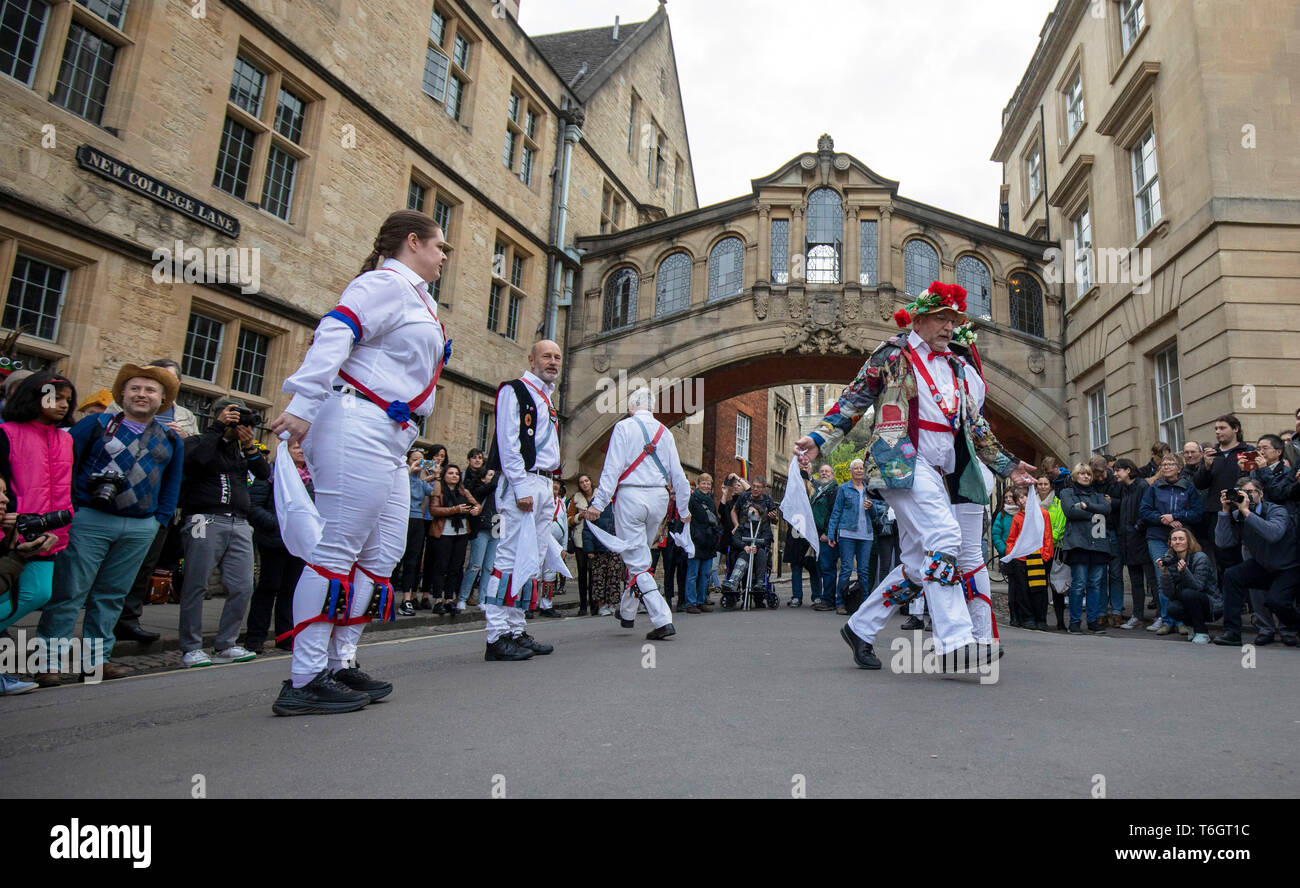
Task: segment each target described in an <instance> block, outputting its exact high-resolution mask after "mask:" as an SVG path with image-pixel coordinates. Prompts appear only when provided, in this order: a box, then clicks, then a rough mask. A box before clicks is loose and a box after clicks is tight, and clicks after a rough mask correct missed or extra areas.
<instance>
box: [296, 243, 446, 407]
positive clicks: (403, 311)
mask: <svg viewBox="0 0 1300 888" xmlns="http://www.w3.org/2000/svg"><path fill="white" fill-rule="evenodd" d="M382 267H383V268H386V269H392V271H394V272H396V274H393V273H390V272H381V271H373V272H368V273H366V274H363V275H361V276H359V277H357V278H356V279H355V280H353V281H352V283H350V284H348V286H347V288H346V289H345V290H344V291H343V295H342V296H340V297H339V307H338V308H336V309H335V311H340V313H342V314H344V315H345V316H346V314H347V312H351V314H352V316H354V317H355V318H356V320H357V321H359V322H360V327H361V329H360V335H359V336H358V335H357V331H356V330H354V329H353V327H352V325H351V323H350V319H349V320H345V319H343V318H340V317H337V316H335V315H334V314H327V315H326V316H325V317H323V318H321V320H320V323H319V324H317V325H316V333H315V335H314V336H313V337H312V344H311V347H310V348H309V349H307V356H306V357H304V358H303V361H302V366H301V367H299V368H298V372H297V373H294V374H293V375H292V376H290V377H289V378H288V379H286V380H285V381H284V391H286V392H289V393H291V394H292V395H293V399H292V400H291V401H289V406H288V407H287V408H286V411H287V412H288V413H292V414H293V415H294V416H298V417H301V418H303V419H305V420H307V421H308V422H313V421H314V420H315V418H316V413H317V411H319V410H320V408H321V405H322V404H324V403H325V400H326V399H327V398H328V397H329V396H330V391H331V389H332V388H333V387H334V386H336V385H346V382H344V380H343V379H342V378H340V377H339V371H342V372H344V373H347V374H348V375H349V376H351V377H352V378H353V379H355V380H356V381H357V382H359V383H361V384H362V385H364V386H365V387H366V388H368V389H370V390H371V391H372V392H374V393H375V394H376V395H378V396H379V397H381V398H383V399H384V400H385V401H405V402H406V403H408V404H409V403H410V402H411V401H413V400H415V398H416V397H417V396H418V395H419V394H420V392H422V391H424V389H425V387H426V386H428V384H429V381H430V380H432V379H433V374H434V371H435V369H436V368H437V366H438V362H439V361H440V360H441V359H442V351H443V345H444V341H443V332H442V324H441V323H439V322H438V303H436V302H434V301H433V299H432V298H430V296H429V286H428V284H426V283H425V282H424V281H422V280H420V276H419V275H417V274H416V273H415V272H414V271H412V270H411V269H410V268H408V267H407V266H405V265H403V264H402V263H401V262H398V261H397V260H396V259H388V260H386V261H385V262H384V264H383V266H382ZM433 399H434V395H433V393H430V394H429V397H428V398H426V399H425V400H424V402H423V403H422V404H420V405H419V406H418V407H416V408H414V409H412V411H411V412H412V413H413V414H416V415H418V416H428V415H429V414H430V413H432V412H433Z"/></svg>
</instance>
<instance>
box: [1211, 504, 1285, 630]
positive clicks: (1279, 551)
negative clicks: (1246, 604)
mask: <svg viewBox="0 0 1300 888" xmlns="http://www.w3.org/2000/svg"><path fill="white" fill-rule="evenodd" d="M1214 542H1215V545H1217V546H1218V547H1219V548H1220V550H1226V549H1230V548H1236V549H1239V550H1240V553H1241V554H1240V555H1239V558H1240V559H1241V563H1239V564H1237V565H1235V566H1232V567H1229V568H1228V569H1227V570H1225V571H1224V572H1223V633H1222V634H1221V635H1219V637H1218V638H1216V639H1214V643H1215V644H1223V645H1239V644H1241V605H1242V602H1243V601H1244V600H1245V597H1246V595H1247V594H1248V590H1250V589H1256V588H1257V589H1264V590H1265V592H1264V603H1265V606H1266V607H1267V608H1268V610H1269V611H1270V612H1271V613H1272V614H1273V617H1274V619H1275V620H1276V621H1277V624H1278V626H1277V629H1278V635H1280V636H1281V637H1282V642H1283V643H1284V644H1286V645H1287V646H1289V647H1295V646H1296V644H1297V643H1300V611H1297V610H1296V593H1297V592H1298V591H1300V559H1297V557H1296V523H1295V520H1294V519H1293V518H1292V517H1291V513H1290V512H1289V511H1288V510H1287V508H1286V507H1285V506H1279V505H1278V504H1277V503H1270V502H1267V501H1266V500H1264V491H1263V490H1262V489H1261V488H1260V485H1259V482H1258V481H1256V480H1254V479H1253V478H1242V479H1241V480H1240V481H1238V482H1237V486H1236V488H1235V489H1234V490H1232V491H1227V490H1225V491H1223V492H1222V493H1220V494H1219V523H1218V526H1217V527H1216V528H1215V537H1214Z"/></svg>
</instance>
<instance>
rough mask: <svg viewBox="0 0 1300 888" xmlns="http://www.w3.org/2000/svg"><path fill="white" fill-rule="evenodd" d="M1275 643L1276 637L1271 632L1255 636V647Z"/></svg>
mask: <svg viewBox="0 0 1300 888" xmlns="http://www.w3.org/2000/svg"><path fill="white" fill-rule="evenodd" d="M1284 640H1285V639H1284ZM1275 641H1277V636H1276V635H1274V634H1273V633H1272V632H1261V633H1259V634H1258V635H1256V636H1255V647H1263V646H1264V645H1266V644H1272V643H1273V642H1275Z"/></svg>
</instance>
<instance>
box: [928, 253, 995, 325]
mask: <svg viewBox="0 0 1300 888" xmlns="http://www.w3.org/2000/svg"><path fill="white" fill-rule="evenodd" d="M956 270H957V285H958V286H960V287H961V288H962V289H964V290H965V291H966V313H967V314H968V315H969V316H970V317H973V318H983V319H984V320H986V321H988V320H992V319H993V279H992V277H991V276H990V275H989V267H988V266H987V265H985V264H984V263H983V262H982V261H980V260H979V259H976V258H975V257H974V256H962V257H961V258H960V259H958V260H957V269H956ZM932 280H933V278H932Z"/></svg>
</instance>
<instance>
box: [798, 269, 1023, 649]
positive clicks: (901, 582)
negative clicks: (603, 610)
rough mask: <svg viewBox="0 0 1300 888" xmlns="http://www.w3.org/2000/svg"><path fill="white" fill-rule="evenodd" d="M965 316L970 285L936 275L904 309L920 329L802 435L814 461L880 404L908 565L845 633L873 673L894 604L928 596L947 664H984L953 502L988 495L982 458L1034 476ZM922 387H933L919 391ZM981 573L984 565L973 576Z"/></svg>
mask: <svg viewBox="0 0 1300 888" xmlns="http://www.w3.org/2000/svg"><path fill="white" fill-rule="evenodd" d="M965 312H966V291H965V290H963V289H962V288H961V287H951V286H948V285H945V284H941V283H939V282H938V281H935V282H934V283H932V284H931V285H930V287H929V288H928V289H927V290H926V292H924V293H922V294H921V295H920V296H918V297H917V298H916V300H915V301H913V302H912V303H911V304H910V305H908V307H907V308H906V309H903V310H899V311H898V312H897V313H895V315H894V319H895V321H896V322H897V323H898V325H899V326H900V327H905V326H907V325H908V324H912V325H913V329H912V332H911V333H910V334H908V335H906V336H903V335H901V334H900V335H897V336H894V337H891V338H890V339H888V340H886V341H885V342H884V343H882V344H881V345H880V346H878V347H877V348H876V350H875V351H874V352H872V354H871V357H870V358H868V360H867V362H866V363H865V364H864V365H863V366H862V369H861V370H860V371H859V372H858V375H857V377H856V378H855V379H854V380H853V382H852V383H850V384H849V386H848V387H847V388H845V390H844V392H843V394H842V395H841V396H840V398H839V400H838V401H837V402H836V404H835V405H834V406H832V407H831V409H830V410H829V411H827V413H826V416H825V417H823V419H822V422H821V424H820V425H819V426H818V428H817V429H816V430H815V431H814V432H812V433H811V434H810V435H806V436H804V437H802V438H800V439H799V440H798V441H797V442H796V443H795V452H796V454H797V455H798V456H799V458H800V462H801V463H803V464H805V465H807V464H809V463H810V462H811V460H812V458H813V457H815V456H816V455H817V454H818V452H830V451H831V450H832V449H834V447H835V445H836V444H838V443H839V442H840V441H841V440H842V439H843V438H844V436H845V435H846V434H848V432H849V431H850V430H851V429H852V428H853V426H854V425H855V424H856V423H857V421H858V420H859V419H860V418H861V417H862V415H863V414H864V413H865V412H866V409H867V408H868V407H870V406H874V407H875V411H874V415H875V419H874V426H873V428H872V434H871V438H870V441H869V443H868V445H867V457H868V461H867V486H868V487H870V488H871V489H874V490H880V491H881V493H882V495H883V496H884V498H885V501H886V502H887V503H888V504H889V505H890V507H891V508H893V510H894V514H895V516H896V517H897V519H898V528H899V535H900V538H899V544H900V561H901V563H900V564H899V566H898V567H896V568H895V569H894V571H893V572H892V573H891V574H890V575H889V576H888V577H885V578H884V579H883V580H882V581H881V582H880V584H879V585H878V586H877V587H876V588H875V590H873V591H872V593H871V594H870V595H869V596H868V597H867V599H866V600H865V601H864V602H863V603H862V606H861V607H859V608H858V610H857V612H856V613H854V614H853V616H852V617H851V618H850V619H849V622H848V623H847V624H846V625H845V626H844V627H843V629H842V630H841V632H840V634H841V636H842V637H843V638H844V640H845V641H846V642H847V643H848V644H849V646H850V647H851V648H852V649H853V657H854V660H855V662H856V663H857V664H858V666H860V667H862V668H863V669H879V668H880V660H879V658H877V657H876V655H875V651H874V648H873V646H872V644H873V642H874V641H875V638H876V635H877V633H878V632H879V631H880V629H881V628H882V627H883V626H884V625H885V622H886V620H887V618H888V616H889V608H890V607H891V606H894V605H902V604H904V603H906V602H909V601H911V600H913V599H914V598H916V596H918V595H920V594H922V593H923V592H924V594H925V597H926V604H927V607H928V609H929V611H930V618H931V622H932V623H933V626H934V637H935V649H936V651H937V652H938V653H939V654H941V655H944V656H943V657H942V662H943V666H944V669H945V670H946V671H956V670H958V669H968V668H970V667H971V665H972V664H973V663H975V662H977V661H978V660H979V658H980V650H979V648H978V646H977V645H976V643H975V642H976V634H975V632H974V631H973V627H972V623H971V616H970V611H969V610H968V606H967V604H966V596H965V595H964V594H963V590H962V585H961V584H962V580H963V573H965V571H963V570H962V569H961V567H959V563H967V564H969V563H970V561H968V560H967V559H966V558H962V557H961V552H962V548H963V547H962V537H963V534H962V524H961V523H960V522H959V521H958V519H957V517H956V515H955V514H954V511H953V508H952V507H953V505H954V504H955V503H956V504H963V503H964V504H982V503H985V502H987V501H988V498H989V492H988V487H987V485H986V483H985V480H984V478H983V477H982V475H981V473H980V471H979V470H978V468H977V465H978V464H977V463H976V461H975V459H972V457H975V458H976V459H978V460H979V461H980V462H983V463H984V464H986V465H987V466H989V468H991V469H992V470H993V471H994V472H996V473H997V474H998V475H1000V476H1002V477H1005V478H1011V479H1012V480H1013V481H1015V482H1017V483H1024V484H1028V483H1031V482H1032V478H1031V477H1030V476H1029V472H1030V471H1032V470H1033V466H1030V465H1029V464H1028V463H1025V462H1023V461H1021V460H1019V459H1017V458H1016V457H1014V456H1012V455H1011V454H1010V453H1008V452H1007V451H1006V450H1005V449H1003V448H1002V446H1001V445H1000V444H999V443H998V441H997V438H995V437H994V435H993V431H992V430H991V429H990V428H989V425H988V422H987V421H986V420H985V419H984V417H983V416H982V415H981V413H980V407H981V405H982V403H983V399H984V382H983V379H982V377H981V376H980V373H979V368H978V365H977V364H972V363H970V362H968V361H967V360H966V359H965V358H964V357H962V356H961V355H958V354H954V353H953V352H951V351H949V350H948V346H949V343H950V342H951V341H952V337H953V329H954V327H955V326H956V325H957V324H958V323H964V322H965V320H966V316H965ZM972 357H973V355H972ZM920 385H923V386H924V389H925V390H924V391H922V392H921V395H920V396H919V397H918V387H919V386H920ZM972 511H973V510H972ZM981 561H982V559H981ZM978 575H979V569H976V570H975V573H973V574H971V576H970V580H971V581H972V582H976V581H977V578H978ZM977 588H978V587H977ZM981 634H983V632H982V631H981Z"/></svg>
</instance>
